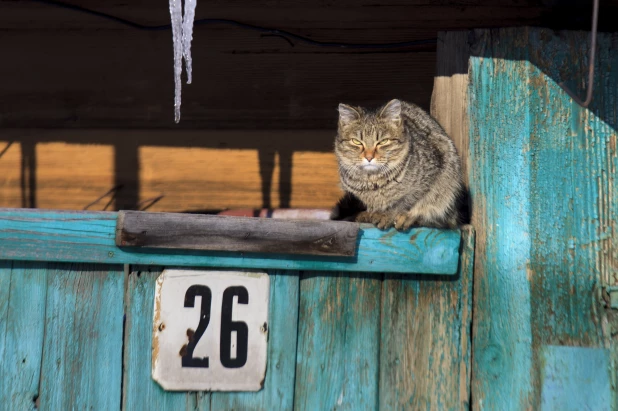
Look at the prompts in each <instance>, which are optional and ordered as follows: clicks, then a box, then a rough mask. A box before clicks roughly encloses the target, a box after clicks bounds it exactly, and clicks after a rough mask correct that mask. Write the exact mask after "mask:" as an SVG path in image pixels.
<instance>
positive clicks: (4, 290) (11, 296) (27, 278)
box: [0, 261, 47, 410]
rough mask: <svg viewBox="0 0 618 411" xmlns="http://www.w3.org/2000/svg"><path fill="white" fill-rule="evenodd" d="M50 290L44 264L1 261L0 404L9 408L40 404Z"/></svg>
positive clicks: (28, 407) (22, 408)
mask: <svg viewBox="0 0 618 411" xmlns="http://www.w3.org/2000/svg"><path fill="white" fill-rule="evenodd" d="M46 291H47V276H46V266H45V264H44V263H28V262H13V263H12V264H11V262H8V261H2V262H0V376H2V384H0V404H3V406H7V407H8V409H14V410H25V409H32V408H34V407H35V405H36V403H37V399H38V396H39V377H40V374H41V357H42V354H43V335H44V332H45V330H44V328H45V327H44V325H45V297H46Z"/></svg>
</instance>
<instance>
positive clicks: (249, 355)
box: [152, 270, 270, 391]
mask: <svg viewBox="0 0 618 411" xmlns="http://www.w3.org/2000/svg"><path fill="white" fill-rule="evenodd" d="M269 296H270V280H269V277H268V275H267V274H266V273H260V272H237V271H195V270H164V271H163V273H162V274H161V275H160V276H159V278H158V279H157V287H156V294H155V307H154V308H155V309H154V311H155V313H154V324H153V341H152V378H153V379H154V380H155V381H157V382H158V383H159V384H160V385H161V386H162V387H163V388H164V389H166V390H170V391H259V390H260V389H261V388H262V384H263V381H264V375H265V373H266V352H267V342H268V300H269Z"/></svg>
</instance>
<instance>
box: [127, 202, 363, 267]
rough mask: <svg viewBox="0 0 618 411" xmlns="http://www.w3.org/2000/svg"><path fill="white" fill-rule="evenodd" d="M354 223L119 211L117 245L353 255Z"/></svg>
mask: <svg viewBox="0 0 618 411" xmlns="http://www.w3.org/2000/svg"><path fill="white" fill-rule="evenodd" d="M357 238H358V224H356V223H347V222H344V221H313V220H276V219H265V218H251V217H230V216H217V215H199V214H178V213H147V212H141V211H120V212H119V213H118V222H117V225H116V245H117V246H118V247H144V248H163V249H175V250H203V251H235V252H249V253H265V254H303V255H323V256H340V257H352V256H354V254H355V252H356V240H357Z"/></svg>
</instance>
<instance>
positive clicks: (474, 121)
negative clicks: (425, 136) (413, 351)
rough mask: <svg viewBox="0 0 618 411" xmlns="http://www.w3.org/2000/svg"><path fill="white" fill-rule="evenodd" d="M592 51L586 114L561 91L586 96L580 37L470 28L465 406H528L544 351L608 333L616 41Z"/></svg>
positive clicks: (603, 38) (597, 343) (605, 38)
mask: <svg viewBox="0 0 618 411" xmlns="http://www.w3.org/2000/svg"><path fill="white" fill-rule="evenodd" d="M598 42H599V44H598V48H599V49H598V50H599V51H598V56H599V61H598V63H597V68H598V69H597V70H596V77H595V93H594V99H593V103H592V105H591V107H590V109H584V108H582V107H580V106H579V105H577V104H576V103H574V102H573V101H572V100H571V99H570V98H569V97H568V95H567V94H566V93H565V92H564V91H563V90H562V89H561V88H560V87H559V86H558V85H557V83H558V82H559V81H567V84H568V85H569V86H570V87H572V88H575V89H576V91H577V92H579V94H580V95H583V90H582V89H581V84H582V82H581V81H578V82H575V80H579V79H583V78H584V77H585V70H586V69H585V67H586V66H587V63H586V61H585V56H586V55H587V44H588V36H587V35H586V33H575V32H562V33H559V34H557V33H554V32H552V31H549V30H543V29H527V28H525V29H501V30H491V31H484V30H483V31H476V32H475V39H474V40H473V44H472V58H471V59H470V65H469V70H470V73H469V76H470V87H469V99H470V106H469V110H468V112H469V114H470V153H471V161H470V186H471V194H472V199H473V204H474V215H473V224H474V226H475V228H476V232H477V242H476V244H477V246H476V252H475V260H476V263H475V293H474V319H473V323H474V330H473V338H474V355H473V359H474V363H473V375H474V380H473V383H472V399H473V401H474V403H473V408H478V409H501V410H511V409H512V410H519V409H538V408H539V407H540V405H541V391H542V390H541V386H542V384H541V383H542V372H543V366H542V361H541V349H542V347H543V346H546V345H572V346H584V347H591V348H595V347H603V346H606V345H610V343H611V342H612V341H613V339H612V335H614V334H615V333H616V332H618V318H617V316H616V315H615V314H613V313H612V312H611V311H610V310H608V308H607V305H606V303H605V302H604V300H603V298H602V296H603V292H602V287H603V286H604V285H608V283H611V282H612V281H613V279H612V278H611V276H610V274H611V273H613V272H614V271H615V266H616V261H618V259H617V257H618V247H616V245H617V241H618V239H617V238H616V236H615V234H614V233H615V232H616V230H615V228H614V225H615V222H616V221H618V214H617V213H616V211H617V208H616V207H617V206H616V203H617V202H616V200H617V199H616V195H617V194H616V193H618V190H616V188H617V187H616V186H615V185H616V162H617V157H616V131H615V129H616V126H617V124H618V112H617V111H616V106H617V103H618V101H616V100H617V98H618V94H617V93H616V90H617V89H618V49H617V48H616V46H615V45H616V44H618V36H616V35H609V34H600V35H599V41H598ZM613 346H614V348H613V350H615V349H616V348H615V344H613ZM614 390H615V388H614ZM617 397H618V396H616V393H615V392H614V401H616V398H617ZM616 406H618V404H614V407H616Z"/></svg>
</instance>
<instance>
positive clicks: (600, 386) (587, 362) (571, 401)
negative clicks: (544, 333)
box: [541, 345, 615, 411]
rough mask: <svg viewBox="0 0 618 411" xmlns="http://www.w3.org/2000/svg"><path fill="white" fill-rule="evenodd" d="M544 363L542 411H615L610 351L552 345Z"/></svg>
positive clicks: (544, 353)
mask: <svg viewBox="0 0 618 411" xmlns="http://www.w3.org/2000/svg"><path fill="white" fill-rule="evenodd" d="M541 363H542V367H543V368H542V373H541V410H543V411H551V410H586V409H588V410H595V411H609V410H610V409H612V408H613V407H612V406H611V403H612V399H611V396H612V391H611V377H610V372H611V370H612V367H611V362H610V356H609V350H607V349H605V348H584V347H565V346H553V345H548V346H544V347H542V349H541ZM614 373H615V371H614Z"/></svg>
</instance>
